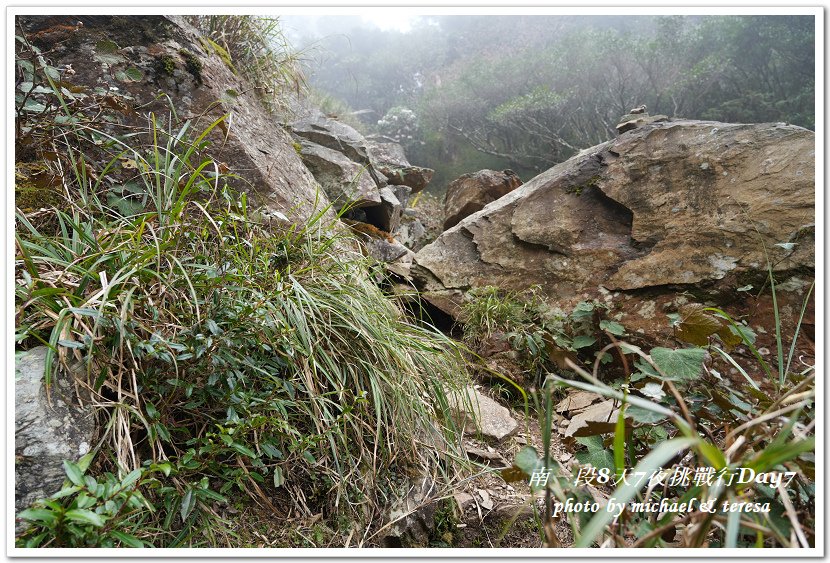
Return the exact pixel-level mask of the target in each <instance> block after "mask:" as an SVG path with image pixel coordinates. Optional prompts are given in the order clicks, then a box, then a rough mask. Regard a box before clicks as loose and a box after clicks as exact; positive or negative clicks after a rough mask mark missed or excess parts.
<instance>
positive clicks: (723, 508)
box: [465, 266, 817, 548]
mask: <svg viewBox="0 0 830 563" xmlns="http://www.w3.org/2000/svg"><path fill="white" fill-rule="evenodd" d="M768 276H769V277H768V284H767V285H766V287H768V288H769V289H768V291H769V292H770V296H771V298H772V304H773V319H774V320H773V323H772V326H767V327H756V328H758V330H759V332H761V331H765V333H766V334H768V335H770V336H771V337H773V338H774V341H773V344H774V351H770V350H768V349H764V347H762V346H760V345H759V344H758V342H757V338H758V335H757V334H756V333H755V331H754V330H753V329H752V328H750V326H749V325H748V323H747V322H746V319H740V318H737V317H735V318H733V317H732V316H731V315H730V314H729V313H727V312H726V311H725V310H723V309H720V308H717V307H712V306H705V305H703V304H699V303H687V304H684V305H682V306H680V307H678V309H677V311H676V312H673V313H670V314H668V315H667V317H666V322H667V325H669V326H670V327H671V328H672V330H673V334H674V342H662V343H659V344H655V343H653V340H652V341H651V343H652V344H653V345H652V346H651V347H650V349H647V348H645V346H643V347H641V346H637V345H634V344H633V343H631V340H633V338H631V337H630V335H628V334H627V332H626V328H625V327H624V326H623V325H622V324H620V323H618V322H616V321H612V320H609V319H606V318H604V317H605V313H606V308H605V307H604V306H603V305H601V304H599V303H596V302H582V303H578V304H577V305H576V306H575V307H574V309H573V311H572V312H570V313H567V314H564V315H563V314H550V313H551V312H550V311H548V312H547V313H546V312H545V306H544V304H542V303H540V302H539V301H538V300H537V299H535V296H534V294H533V293H532V292H531V293H530V294H518V293H515V292H505V291H502V290H499V289H497V288H481V289H479V290H477V291H474V292H472V293H471V296H470V300H469V302H468V303H467V305H466V306H465V313H466V315H467V316H466V320H467V323H468V325H467V326H466V327H465V334H466V336H467V339H468V340H469V341H471V343H472V344H473V345H475V344H476V342H478V343H482V342H484V343H486V342H487V340H488V338H491V337H492V336H493V335H496V334H500V333H501V334H502V335H505V338H506V339H507V341H508V342H509V343H510V346H511V349H512V351H513V352H514V353H518V354H519V358H524V359H525V366H528V365H533V366H535V368H536V370H538V371H537V373H541V374H542V375H543V379H542V381H541V383H540V384H539V385H537V386H536V388H535V389H534V388H532V389H531V392H530V393H528V395H529V396H530V397H531V398H532V399H533V401H534V407H535V408H534V409H533V410H534V411H535V412H536V414H537V415H538V416H539V423H540V429H541V434H542V436H541V442H542V449H541V451H537V449H536V448H534V447H529V446H528V447H525V448H523V449H522V450H520V451H519V452H518V453H517V454H516V456H515V458H514V462H513V466H512V467H511V468H508V469H506V470H504V471H502V476H503V477H504V479H505V480H506V481H507V482H515V481H525V482H526V481H527V480H529V479H531V478H534V479H535V481H534V483H532V484H533V485H534V488H535V489H536V490H537V491H538V492H540V493H541V492H542V491H544V495H545V515H544V518H543V519H542V522H541V525H540V528H539V532H540V537H541V538H542V540H543V542H544V544H545V545H547V546H549V547H559V546H562V545H563V543H562V539H561V538H560V537H558V536H557V531H556V526H555V524H557V523H559V522H561V521H564V522H566V523H567V525H568V527H569V528H570V533H571V534H572V535H573V537H574V538H575V543H574V544H573V547H592V546H596V547H727V548H734V547H747V548H763V547H793V548H809V547H814V546H815V545H816V543H817V542H816V537H815V534H816V513H815V496H816V490H815V489H816V488H815V479H816V456H815V450H816V442H815V440H816V437H815V426H816V422H817V410H816V390H815V386H816V385H815V379H816V369H815V359H814V355H813V352H812V351H811V350H812V344H811V342H812V340H813V339H814V336H813V335H812V334H811V333H810V332H809V329H808V327H806V326H805V325H804V319H805V315H806V312H807V310H808V308H809V304H810V300H811V296H812V290H813V287H814V285H811V286H810V287H809V288H808V289H807V290H806V291H805V292H804V295H803V302H802V304H801V306H800V308H799V309H796V310H795V311H800V312H799V313H798V317H797V320H796V322H795V324H794V326H792V327H791V328H788V329H787V332H786V333H785V329H784V327H785V326H787V327H790V325H789V324H785V320H784V318H783V317H784V311H783V308H779V303H778V298H779V296H778V294H777V291H778V290H777V289H776V287H777V282H776V280H775V276H774V275H773V268H772V266H769V269H768ZM759 295H760V294H759ZM793 313H794V311H793V310H792V309H790V310H789V312H788V313H787V314H788V315H791V314H793ZM805 332H806V336H807V338H804V336H805ZM534 335H538V338H537V336H534ZM638 336H639V338H637V342H638V343H647V342H650V341H649V340H647V339H645V338H644V337H643V336H644V335H638ZM626 340H628V342H626ZM529 360H530V364H528V363H527V362H528V361H529ZM612 362H613V364H616V367H614V365H613V364H612ZM575 391H577V392H582V393H583V397H584V396H585V395H584V392H586V391H587V392H590V393H592V394H593V395H594V398H595V400H594V406H593V407H591V408H592V409H598V410H595V411H594V412H595V413H596V414H594V415H593V416H587V415H586V416H587V417H586V418H585V423H584V425H583V426H581V427H579V428H576V429H575V430H574V432H573V435H572V436H567V435H566V436H559V435H557V432H556V430H557V427H558V424H559V421H560V420H561V419H562V417H561V414H562V413H563V412H567V411H570V410H571V407H569V406H567V405H566V406H565V407H564V411H563V408H560V407H559V406H557V403H559V400H560V399H561V398H562V396H563V394H565V393H573V392H575ZM590 401H591V400H590V399H589V403H590ZM600 402H601V403H602V404H599V403H600ZM573 408H574V410H575V412H572V413H570V415H568V416H566V418H567V419H569V420H570V421H571V423H573V421H574V420H576V418H577V417H578V416H581V414H577V413H580V412H585V413H588V411H580V410H579V408H578V407H573ZM589 414H590V413H589ZM558 441H561V442H563V444H564V446H565V447H566V448H568V449H569V450H571V451H573V452H574V453H575V455H574V458H575V461H576V464H575V465H573V466H571V467H567V466H566V465H565V464H563V463H560V461H559V460H558V459H557V457H556V456H555V454H554V448H553V446H554V444H555V443H556V442H558ZM545 475H546V477H544V478H542V476H545ZM534 476H535V477H534ZM598 495H599V496H604V497H605V498H609V499H614V501H615V502H616V503H617V504H618V505H619V507H623V506H625V510H623V509H622V508H618V509H614V510H607V509H606V507H605V506H604V505H603V503H600V504H599V505H598V507H599V508H598V509H597V510H596V511H585V510H569V509H567V508H563V507H564V506H566V504H567V503H571V506H573V505H577V504H581V505H591V504H593V503H594V502H595V499H596V498H598ZM661 502H662V503H664V505H665V506H667V507H671V506H674V507H675V508H664V509H660V510H646V509H643V508H642V506H645V505H649V504H654V505H655V506H659V505H660V503H661ZM586 503H587V504H586ZM557 506H558V507H559V508H558V509H557ZM678 507H679V508H678ZM683 507H685V508H683Z"/></svg>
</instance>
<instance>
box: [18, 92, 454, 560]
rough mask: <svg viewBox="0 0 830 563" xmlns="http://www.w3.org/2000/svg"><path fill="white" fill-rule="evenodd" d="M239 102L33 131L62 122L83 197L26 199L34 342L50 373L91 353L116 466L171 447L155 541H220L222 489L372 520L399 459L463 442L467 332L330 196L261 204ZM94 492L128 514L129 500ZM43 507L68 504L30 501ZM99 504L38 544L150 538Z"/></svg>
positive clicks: (156, 458)
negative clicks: (270, 221)
mask: <svg viewBox="0 0 830 563" xmlns="http://www.w3.org/2000/svg"><path fill="white" fill-rule="evenodd" d="M51 95H52V96H53V97H57V96H59V95H60V93H59V92H54V91H53V93H52V94H51ZM44 96H45V94H44ZM70 111H71V108H70ZM221 121H222V118H220V119H219V120H216V121H214V122H212V123H210V124H209V125H208V126H206V127H203V128H202V129H201V130H196V127H195V126H194V123H193V122H189V121H186V122H184V123H183V124H181V125H179V126H178V127H175V128H174V127H172V126H169V125H165V124H164V123H162V122H160V121H158V120H157V119H156V118H155V117H154V116H151V117H150V119H149V121H148V125H147V128H146V130H145V131H142V132H139V133H136V132H135V131H134V130H131V131H129V132H128V133H126V134H122V133H121V132H119V131H118V130H117V127H114V126H108V127H106V128H104V127H101V128H94V127H92V126H90V125H84V126H79V124H78V123H77V122H73V121H67V122H65V123H62V124H61V123H59V124H57V125H56V124H55V123H54V121H51V122H50V121H46V120H43V121H42V122H38V121H31V126H32V130H31V131H32V133H33V134H34V135H38V134H40V132H39V130H38V127H41V126H48V127H51V128H52V129H53V130H52V132H51V133H50V135H51V137H52V138H53V139H54V142H55V143H57V146H59V147H60V149H61V150H59V151H57V153H58V154H59V157H58V160H57V162H56V164H55V166H56V169H57V173H58V174H59V175H60V179H61V184H62V186H63V189H64V190H65V191H66V197H65V200H66V202H67V205H66V207H65V208H64V209H55V208H46V209H44V210H41V211H38V212H37V214H35V213H29V212H26V211H24V210H22V209H18V210H17V213H16V227H17V228H16V237H15V242H16V249H17V252H16V256H15V280H16V281H15V298H16V342H17V344H18V346H20V347H22V348H24V349H25V348H28V347H31V346H33V345H36V344H45V345H47V346H48V347H49V352H48V354H47V358H48V359H47V384H49V383H50V377H51V374H52V373H53V372H54V370H56V369H66V368H67V367H68V366H69V365H70V364H77V365H79V366H80V367H82V368H83V373H84V376H83V378H84V379H85V380H84V381H83V382H82V385H84V386H85V387H87V388H88V389H89V390H90V392H91V401H92V403H93V404H94V405H95V406H97V407H98V409H97V412H98V415H99V417H100V420H99V422H100V425H99V426H100V429H101V434H102V436H101V443H102V444H103V445H104V446H103V449H102V451H101V453H100V454H99V458H98V461H97V465H96V466H95V471H96V472H101V473H100V474H101V475H104V477H99V478H97V479H98V482H104V481H106V482H109V481H111V480H112V479H117V478H116V477H112V478H110V477H106V474H107V472H109V473H110V474H111V475H113V476H115V475H135V474H134V473H133V472H134V471H140V470H141V469H142V468H145V467H147V466H146V465H145V464H146V463H148V462H149V463H150V466H151V467H152V464H158V463H163V462H165V461H169V462H170V463H171V464H172V465H173V467H174V468H175V471H172V472H171V473H170V474H169V475H164V477H163V478H162V477H157V478H158V481H159V484H158V486H155V485H154V486H152V487H149V486H148V487H147V489H146V490H142V494H143V498H144V499H145V500H147V501H148V502H149V503H150V504H151V505H153V506H155V507H156V508H157V510H156V511H151V510H148V511H147V513H146V514H145V515H144V516H141V518H144V519H143V520H141V525H140V526H142V527H143V528H142V529H143V530H144V531H145V532H148V533H147V534H146V535H145V536H143V535H142V534H141V533H138V532H137V533H136V534H134V535H135V537H139V538H141V537H149V539H148V540H147V541H148V542H150V543H152V545H157V546H176V545H205V544H206V545H216V542H217V541H219V539H218V538H217V537H215V534H216V529H217V528H219V526H218V525H217V524H218V523H219V522H220V521H221V519H220V518H219V517H218V515H217V514H216V513H215V511H214V510H213V509H211V508H210V505H211V504H212V503H220V504H223V503H224V502H225V501H226V498H227V495H230V494H232V493H241V495H243V498H248V499H250V500H251V502H259V503H262V504H263V505H264V506H269V507H272V509H273V512H274V513H279V510H278V509H277V508H276V507H275V506H274V503H275V502H278V503H285V505H291V504H294V503H296V505H297V508H298V509H300V508H302V509H304V510H309V511H313V513H319V512H321V511H323V512H325V513H326V514H329V515H331V516H332V517H337V516H338V515H348V516H349V517H350V518H353V519H355V520H357V521H361V522H363V525H365V523H366V522H367V521H369V520H371V519H372V518H374V517H376V515H377V514H379V511H380V508H381V506H383V505H384V504H385V503H386V502H387V500H388V499H389V498H392V495H393V494H395V493H394V488H395V487H396V486H397V484H396V481H395V478H394V474H395V473H396V472H398V471H400V470H402V469H404V468H407V467H414V466H423V467H426V468H430V470H431V471H437V472H438V474H439V475H441V474H443V475H444V476H445V478H446V479H450V476H451V474H452V469H451V467H452V464H453V461H452V460H453V459H460V458H461V457H462V456H461V454H460V453H458V452H457V450H456V448H457V446H456V445H455V444H456V438H455V436H456V433H457V431H458V430H457V429H456V428H455V427H454V425H453V422H452V417H451V416H450V414H449V405H448V403H447V399H446V396H447V391H448V390H450V391H451V390H453V389H455V388H457V387H461V386H462V385H463V384H464V383H465V380H466V377H465V372H464V365H463V358H462V356H461V353H460V350H459V348H458V347H457V346H456V345H455V344H454V343H453V342H452V341H450V340H449V339H448V338H447V337H445V336H443V335H441V334H440V333H439V332H438V331H436V330H435V329H433V328H432V327H429V326H426V325H424V324H416V323H414V322H411V321H410V320H409V319H408V318H407V317H406V316H405V315H404V314H403V313H402V311H400V310H399V309H397V308H396V307H395V305H394V304H393V303H392V302H391V301H390V300H388V299H387V298H386V297H385V296H384V295H383V293H382V292H381V290H380V289H379V288H378V286H377V285H376V283H375V282H374V281H373V278H372V275H371V272H370V269H371V266H370V265H369V264H368V263H367V262H366V260H365V259H364V258H363V257H362V256H361V255H360V254H359V253H358V252H357V251H356V250H354V248H355V247H354V245H353V244H351V242H350V241H349V240H347V239H346V238H345V235H344V234H343V232H342V231H338V230H337V229H335V228H333V227H330V226H329V225H326V224H325V223H324V219H323V218H324V217H325V216H326V209H320V210H319V211H318V213H317V214H316V215H315V216H313V217H311V218H310V219H309V220H308V221H306V222H303V223H300V224H298V225H294V226H281V227H270V226H268V225H265V224H262V223H259V222H256V221H253V220H252V219H251V218H250V217H249V212H250V210H249V208H248V201H247V197H246V196H245V194H240V193H238V192H235V191H234V190H233V189H231V188H230V187H229V185H228V184H229V180H230V179H231V178H230V177H228V176H226V175H225V174H223V172H222V171H221V170H220V167H219V166H218V165H217V164H216V162H215V161H213V160H212V159H211V158H210V156H209V153H210V150H211V148H210V143H209V141H208V139H209V137H210V133H211V131H213V130H214V129H215V128H217V127H219V126H220V123H221ZM436 421H438V422H439V425H440V426H439V428H440V430H438V431H436ZM439 452H443V453H439ZM448 456H449V457H448ZM444 471H447V473H442V472H444ZM86 477H89V478H90V479H93V478H95V477H93V476H88V475H85V476H84V479H86ZM143 483H147V484H148V485H149V482H148V481H142V484H143ZM89 486H90V487H91V486H92V484H91V482H90V485H89ZM96 487H97V485H96ZM96 491H97V489H96ZM66 494H67V495H68V496H67V497H66V498H67V499H69V498H72V502H75V501H76V500H77V499H78V498H82V499H83V498H85V497H82V496H81V492H80V491H72V492H70V493H66ZM73 495H74V496H73ZM96 498H97V499H99V500H100V501H101V502H103V508H102V509H101V510H98V508H95V509H94V512H95V514H97V515H98V516H99V517H100V518H103V519H105V520H106V522H113V524H112V529H113V530H115V529H117V526H116V522H117V521H118V519H119V518H120V516H118V512H117V511H116V512H114V513H113V512H111V511H110V508H111V506H112V505H107V501H115V500H116V499H114V498H109V497H108V496H107V495H105V496H104V497H96ZM131 498H138V497H137V496H135V495H134V496H133V497H131ZM52 500H53V501H54V500H55V499H52ZM50 502H51V501H50ZM79 502H80V505H85V504H86V503H87V502H88V501H87V500H80V501H79ZM96 502H98V500H96ZM124 502H127V501H126V500H125V501H124ZM130 502H133V503H135V501H130ZM44 506H45V507H46V508H43V507H41V508H42V509H44V510H54V511H59V510H64V511H71V510H76V509H78V510H86V509H88V508H89V506H80V507H79V506H74V505H71V504H70V505H64V504H61V506H60V507H59V506H58V505H53V504H46V505H44ZM90 506H92V505H90ZM108 506H109V508H108ZM96 507H97V505H96ZM310 513H311V512H310ZM56 514H57V513H56ZM71 514H72V515H75V516H77V514H78V513H75V512H72V513H71ZM84 514H86V513H84ZM123 514H124V513H122V515H123ZM36 515H40V516H42V517H43V518H46V520H44V521H43V522H42V523H43V524H46V525H49V526H51V525H52V524H55V525H58V523H60V525H61V526H63V522H65V521H66V518H65V517H64V516H61V517H60V518H58V516H55V518H54V519H51V518H50V517H49V516H48V515H46V513H44V512H38V513H25V514H24V515H22V516H21V517H24V518H27V517H32V518H34V517H35V516H36ZM177 515H178V516H177ZM116 516H118V518H116ZM131 518H132V516H131ZM136 518H138V516H136ZM70 520H71V518H70ZM91 520H95V521H94V522H93V521H90V522H89V523H88V525H89V526H92V527H91V528H88V529H87V528H84V529H83V530H75V529H73V530H72V531H71V532H67V534H68V535H66V534H64V532H63V531H61V532H60V533H61V534H63V535H61V537H60V539H59V540H56V539H53V538H51V536H50V535H49V534H50V533H57V532H56V530H57V528H55V529H52V528H50V529H49V530H51V532H50V531H49V530H46V529H44V530H43V531H42V532H39V533H45V534H46V535H45V536H43V537H42V538H41V539H40V540H38V542H35V543H37V545H45V544H47V543H50V542H52V543H54V542H58V543H60V544H61V545H65V544H68V543H71V542H78V543H82V542H86V544H89V545H91V544H96V545H109V543H113V542H116V543H117V542H118V541H121V542H122V543H124V542H128V541H132V540H129V538H127V539H124V538H121V539H120V540H119V539H118V538H117V537H115V536H113V535H112V534H110V535H107V534H103V535H102V532H101V530H102V529H103V530H104V531H106V532H107V533H109V530H110V528H108V527H106V526H107V524H106V522H105V523H104V526H98V525H97V524H98V519H96V518H95V517H91ZM131 521H132V520H131ZM118 526H120V524H118ZM61 530H63V528H61ZM96 530H97V531H96ZM150 530H155V532H153V533H150V532H149V531H150ZM125 533H131V532H125ZM70 536H71V537H70ZM125 537H126V536H125ZM72 538H74V539H72ZM113 538H115V539H113ZM27 541H28V540H27ZM141 541H145V540H144V539H142V540H141Z"/></svg>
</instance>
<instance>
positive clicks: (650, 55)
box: [303, 16, 815, 187]
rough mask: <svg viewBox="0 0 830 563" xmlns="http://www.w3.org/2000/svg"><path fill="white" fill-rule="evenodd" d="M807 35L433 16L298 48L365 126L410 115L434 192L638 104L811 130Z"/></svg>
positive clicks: (598, 130)
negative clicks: (396, 28)
mask: <svg viewBox="0 0 830 563" xmlns="http://www.w3.org/2000/svg"><path fill="white" fill-rule="evenodd" d="M814 41H815V30H814V23H813V19H812V18H811V17H805V16H707V17H697V16H686V17H684V16H666V17H646V16H638V17H623V16H615V17H609V16H592V17H587V16H582V17H576V16H570V17H564V16H515V17H494V16H441V17H429V18H422V19H421V20H420V21H419V22H418V23H417V24H416V26H415V27H414V28H413V30H412V31H410V32H408V33H399V32H391V31H387V32H381V31H378V30H376V29H372V28H369V27H361V28H354V29H337V31H334V29H333V28H332V30H331V32H330V34H329V35H326V36H325V37H324V38H322V39H318V38H312V37H306V38H305V39H304V40H303V43H304V44H312V45H314V47H313V48H312V49H310V50H309V52H310V53H317V54H318V55H319V56H318V57H315V58H314V59H313V60H314V63H313V64H312V70H313V73H314V74H313V78H312V85H314V86H315V87H316V88H319V89H321V90H323V91H325V92H326V93H328V94H331V95H334V96H336V97H339V98H341V99H342V100H344V101H345V102H346V103H348V104H349V105H350V106H352V107H353V108H355V109H358V110H371V112H366V113H362V114H361V118H363V119H364V120H365V121H366V123H367V124H370V125H374V124H377V122H378V121H381V120H385V121H388V118H385V116H386V115H387V112H390V110H394V111H396V112H400V111H401V108H407V109H410V110H411V111H413V112H414V113H415V115H416V116H417V117H418V128H417V129H416V128H410V129H411V130H417V131H418V134H417V135H415V136H412V137H411V138H410V137H408V136H404V137H402V138H401V142H403V144H404V145H405V146H406V147H407V149H408V155H409V156H410V158H411V160H413V161H414V162H415V163H416V164H420V165H424V166H431V167H435V168H436V169H437V173H436V179H435V180H434V184H435V185H437V186H439V187H441V186H443V185H444V184H445V183H446V182H448V181H449V180H452V179H453V178H455V177H456V176H458V175H460V174H461V173H466V172H471V171H474V170H477V169H479V168H484V167H490V168H500V167H505V166H510V167H512V168H514V169H516V170H517V171H519V172H520V173H524V174H532V173H535V172H538V171H540V170H542V169H545V168H547V167H549V166H551V165H552V164H555V163H557V162H561V161H563V160H565V159H567V158H568V157H569V156H571V155H572V154H574V153H575V152H576V151H578V150H580V149H582V148H586V147H588V146H592V145H594V144H597V143H599V142H602V141H605V140H607V139H609V138H611V137H612V136H613V135H614V126H615V125H616V124H617V123H618V120H619V118H620V117H621V116H623V115H624V114H626V113H627V111H628V110H629V109H630V108H632V107H634V106H636V105H639V104H647V105H648V110H649V113H651V114H658V113H662V114H666V115H669V116H679V117H688V118H693V119H712V120H718V121H727V122H766V121H787V122H790V123H793V124H795V125H800V126H803V127H807V128H813V127H814V119H815V118H814V113H815V108H814V94H815V78H814V73H815V55H814V49H815V46H814ZM410 134H411V133H407V135H410Z"/></svg>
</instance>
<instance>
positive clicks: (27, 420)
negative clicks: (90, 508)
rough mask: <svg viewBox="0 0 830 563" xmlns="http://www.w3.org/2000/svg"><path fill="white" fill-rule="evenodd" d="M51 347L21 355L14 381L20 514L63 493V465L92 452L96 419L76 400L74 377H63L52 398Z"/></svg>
mask: <svg viewBox="0 0 830 563" xmlns="http://www.w3.org/2000/svg"><path fill="white" fill-rule="evenodd" d="M46 350H47V349H46V347H45V346H40V347H38V348H34V349H32V350H29V351H27V352H22V353H20V354H18V357H17V359H16V361H15V374H14V375H15V377H14V450H15V451H14V453H15V464H14V477H15V482H14V491H15V498H14V506H15V510H16V511H20V510H22V509H24V508H26V507H28V506H29V505H31V504H32V503H33V502H34V501H36V500H38V499H41V498H45V497H48V496H50V495H52V494H54V493H56V492H58V491H59V490H60V488H61V485H62V484H63V481H64V479H65V478H66V474H65V473H64V470H63V461H64V460H69V461H73V462H74V461H78V459H79V458H80V457H81V456H83V455H85V454H86V453H87V452H89V451H90V449H91V448H92V440H93V438H94V434H95V420H94V418H93V412H92V409H91V408H90V407H82V406H80V405H79V403H78V400H77V398H76V392H75V386H74V384H73V379H72V376H71V374H66V373H63V372H59V373H58V374H57V375H56V377H55V378H53V379H52V384H51V386H50V388H49V392H48V393H47V390H46V385H45V381H44V373H45V367H46Z"/></svg>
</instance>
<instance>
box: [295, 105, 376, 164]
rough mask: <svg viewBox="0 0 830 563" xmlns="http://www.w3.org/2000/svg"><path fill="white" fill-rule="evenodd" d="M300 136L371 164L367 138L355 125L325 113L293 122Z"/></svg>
mask: <svg viewBox="0 0 830 563" xmlns="http://www.w3.org/2000/svg"><path fill="white" fill-rule="evenodd" d="M291 130H292V131H293V132H294V134H295V135H297V136H298V137H302V138H303V139H307V140H309V141H311V142H312V143H316V144H318V145H322V146H324V147H326V148H329V149H331V150H334V151H337V152H339V153H343V154H344V155H346V157H347V158H348V159H350V160H353V161H355V162H357V163H360V164H369V156H368V153H367V152H366V139H365V138H364V137H363V135H361V134H360V133H358V132H357V130H356V129H355V128H354V127H351V126H349V125H346V124H345V123H341V122H340V121H337V120H336V119H331V118H329V117H326V116H325V115H323V114H316V115H311V116H308V117H304V118H302V119H300V120H297V121H295V122H293V123H291Z"/></svg>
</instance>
